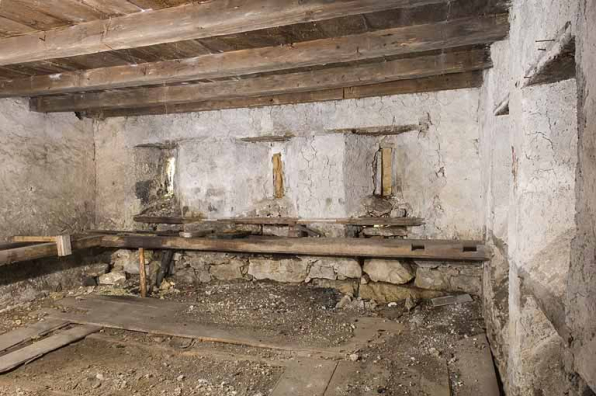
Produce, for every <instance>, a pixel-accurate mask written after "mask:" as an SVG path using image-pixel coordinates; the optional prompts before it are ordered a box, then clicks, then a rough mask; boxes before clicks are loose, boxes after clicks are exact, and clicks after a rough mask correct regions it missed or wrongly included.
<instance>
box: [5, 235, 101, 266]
mask: <svg viewBox="0 0 596 396" xmlns="http://www.w3.org/2000/svg"><path fill="white" fill-rule="evenodd" d="M101 241H102V237H101V236H97V235H93V236H87V237H83V238H79V239H77V240H75V241H73V242H72V250H73V251H75V250H82V249H89V248H93V247H98V246H100V245H101ZM55 256H58V247H57V246H56V243H40V244H34V245H30V246H23V247H17V248H14V249H6V250H0V266H3V265H7V264H12V263H16V262H19V261H28V260H35V259H40V258H44V257H55Z"/></svg>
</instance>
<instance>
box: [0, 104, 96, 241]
mask: <svg viewBox="0 0 596 396" xmlns="http://www.w3.org/2000/svg"><path fill="white" fill-rule="evenodd" d="M0 163H2V165H1V166H0V190H1V191H2V193H1V194H2V195H1V196H2V203H1V204H0V219H1V221H2V226H1V227H0V241H2V240H5V239H6V238H8V237H10V236H12V235H19V234H20V235H52V234H61V233H75V232H80V231H82V230H86V229H89V228H90V227H91V226H92V225H93V220H94V216H93V215H94V210H95V204H94V201H95V199H94V195H95V191H94V186H95V162H94V148H93V128H92V122H91V121H90V120H86V121H81V120H79V119H77V118H76V117H75V116H74V114H64V115H62V114H60V115H44V114H39V113H31V112H29V108H28V102H27V101H25V100H13V99H3V100H0Z"/></svg>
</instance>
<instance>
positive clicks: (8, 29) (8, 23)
mask: <svg viewBox="0 0 596 396" xmlns="http://www.w3.org/2000/svg"><path fill="white" fill-rule="evenodd" d="M34 31H35V29H33V28H32V27H29V26H27V25H24V24H22V23H19V22H16V21H13V20H11V19H7V18H4V17H1V16H0V34H2V36H5V37H11V36H18V35H21V34H27V33H32V32H34Z"/></svg>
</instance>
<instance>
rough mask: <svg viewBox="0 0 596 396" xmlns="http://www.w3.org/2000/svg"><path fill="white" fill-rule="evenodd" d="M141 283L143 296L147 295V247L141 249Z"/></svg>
mask: <svg viewBox="0 0 596 396" xmlns="http://www.w3.org/2000/svg"><path fill="white" fill-rule="evenodd" d="M139 285H140V287H141V297H147V275H146V274H145V249H143V248H140V249H139Z"/></svg>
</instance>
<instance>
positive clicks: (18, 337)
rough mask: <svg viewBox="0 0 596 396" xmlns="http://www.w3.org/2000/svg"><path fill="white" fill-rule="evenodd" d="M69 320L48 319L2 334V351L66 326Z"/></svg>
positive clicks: (0, 350) (0, 341)
mask: <svg viewBox="0 0 596 396" xmlns="http://www.w3.org/2000/svg"><path fill="white" fill-rule="evenodd" d="M68 323H69V322H67V321H64V320H58V319H47V320H44V321H42V322H37V323H34V324H32V325H31V326H27V327H24V328H20V329H16V330H13V331H11V332H8V333H5V334H2V335H0V352H2V351H5V350H7V349H9V348H13V347H15V346H17V345H19V344H22V343H24V342H27V341H30V340H31V339H34V338H36V337H41V336H43V335H45V334H47V333H50V332H52V331H54V330H56V329H60V328H62V327H64V326H66V325H67V324H68Z"/></svg>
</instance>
